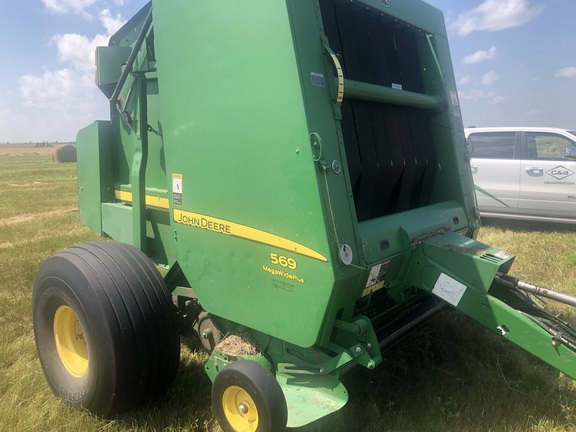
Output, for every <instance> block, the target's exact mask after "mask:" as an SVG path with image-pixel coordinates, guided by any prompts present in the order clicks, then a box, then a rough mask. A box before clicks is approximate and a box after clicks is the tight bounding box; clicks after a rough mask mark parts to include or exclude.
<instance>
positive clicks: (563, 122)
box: [0, 0, 576, 143]
mask: <svg viewBox="0 0 576 432" xmlns="http://www.w3.org/2000/svg"><path fill="white" fill-rule="evenodd" d="M167 1H168V0H167ZM389 1H390V2H394V1H398V2H401V1H403V0H389ZM428 2H429V3H430V4H432V5H433V6H435V7H437V8H438V9H440V10H441V11H442V12H443V13H444V17H445V20H446V25H447V29H448V40H449V43H450V50H451V54H452V62H453V66H454V72H455V76H456V81H457V87H458V94H459V97H460V104H461V107H462V116H463V120H464V125H465V126H550V127H564V128H568V129H576V115H575V114H576V113H575V111H576V108H575V107H574V105H575V104H574V102H575V101H576V30H574V28H575V25H574V24H575V20H576V1H575V0H428ZM145 4H146V0H17V1H8V0H1V1H0V35H1V36H2V37H0V55H1V56H2V65H1V66H0V143H6V142H11V143H17V142H43V141H49V142H53V141H59V142H67V141H74V140H75V138H76V133H77V132H78V130H79V129H81V128H82V127H84V126H86V125H88V124H90V123H92V122H93V121H94V120H97V119H107V118H108V109H109V108H108V102H107V99H106V97H105V96H104V95H103V94H102V93H101V92H100V91H99V90H98V88H97V87H96V86H95V85H94V72H95V66H94V49H95V47H96V46H99V45H107V44H108V40H109V38H110V36H111V35H112V34H114V33H115V32H116V31H117V30H118V29H119V28H120V27H121V26H122V24H123V23H124V22H125V21H126V20H127V19H129V18H130V17H132V16H133V15H134V14H135V13H136V12H137V11H138V10H139V9H140V8H142V7H143V6H144V5H145Z"/></svg>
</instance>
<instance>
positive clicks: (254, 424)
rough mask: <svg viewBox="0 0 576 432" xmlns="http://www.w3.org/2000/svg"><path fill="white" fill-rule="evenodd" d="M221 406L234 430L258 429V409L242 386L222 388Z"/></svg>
mask: <svg viewBox="0 0 576 432" xmlns="http://www.w3.org/2000/svg"><path fill="white" fill-rule="evenodd" d="M222 408H223V409H224V415H225V416H226V419H227V420H228V423H230V426H232V428H233V429H234V430H235V431H236V432H255V431H256V429H258V409H257V408H256V404H255V403H254V399H252V397H251V396H250V395H249V394H248V393H247V392H246V390H244V389H243V388H241V387H238V386H230V387H228V388H227V389H226V390H224V393H223V394H222Z"/></svg>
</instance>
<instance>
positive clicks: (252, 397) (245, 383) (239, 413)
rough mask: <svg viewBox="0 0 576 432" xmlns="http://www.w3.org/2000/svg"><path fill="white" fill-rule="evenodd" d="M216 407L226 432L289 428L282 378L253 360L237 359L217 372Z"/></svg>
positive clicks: (217, 416)
mask: <svg viewBox="0 0 576 432" xmlns="http://www.w3.org/2000/svg"><path fill="white" fill-rule="evenodd" d="M212 409H213V410H214V415H215V416H216V419H217V420H218V423H220V427H221V428H222V430H223V431H224V432H238V431H251V432H278V431H283V430H285V428H286V422H287V420H288V411H287V407H286V400H285V399H284V393H283V392H282V389H281V388H280V385H279V384H278V381H276V378H274V375H272V374H271V373H270V371H269V370H268V369H266V368H265V367H264V366H262V365H261V364H260V363H257V362H255V361H251V360H237V361H234V362H232V363H230V364H228V365H226V366H225V367H224V368H222V370H221V371H220V372H219V373H218V374H217V375H216V377H215V379H214V383H213V384H212Z"/></svg>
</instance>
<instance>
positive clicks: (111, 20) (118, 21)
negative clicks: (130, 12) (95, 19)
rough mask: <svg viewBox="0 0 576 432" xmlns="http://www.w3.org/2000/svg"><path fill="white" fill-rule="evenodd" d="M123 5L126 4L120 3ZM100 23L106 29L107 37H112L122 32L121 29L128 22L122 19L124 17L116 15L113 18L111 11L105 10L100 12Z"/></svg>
mask: <svg viewBox="0 0 576 432" xmlns="http://www.w3.org/2000/svg"><path fill="white" fill-rule="evenodd" d="M123 3H124V2H120V3H119V4H123ZM100 22H101V23H102V25H103V26H104V28H105V29H106V33H107V35H108V36H112V35H113V34H114V33H116V32H117V31H118V30H120V27H122V26H123V25H124V24H125V23H126V20H125V19H124V18H122V15H120V14H116V16H112V14H111V13H110V10H109V9H104V10H103V11H101V12H100ZM108 36H107V37H108Z"/></svg>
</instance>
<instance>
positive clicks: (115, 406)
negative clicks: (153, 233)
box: [33, 242, 180, 417]
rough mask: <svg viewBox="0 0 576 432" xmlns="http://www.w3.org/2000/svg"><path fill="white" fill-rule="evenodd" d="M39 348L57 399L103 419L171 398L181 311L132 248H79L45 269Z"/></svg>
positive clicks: (40, 279) (39, 296) (36, 311)
mask: <svg viewBox="0 0 576 432" xmlns="http://www.w3.org/2000/svg"><path fill="white" fill-rule="evenodd" d="M33 318H34V334H35V338H36V345H37V348H38V353H39V356H40V363H41V364H42V368H43V369H44V374H45V375H46V379H47V381H48V383H49V385H50V387H51V388H52V390H53V391H54V393H55V394H56V395H57V396H59V397H61V398H62V399H64V401H66V402H68V403H69V404H71V405H75V406H81V407H84V408H87V409H88V410H89V411H91V412H93V413H95V414H97V415H101V416H104V417H113V416H114V415H116V414H119V413H122V412H125V411H128V410H130V409H133V408H136V407H138V406H140V405H142V404H144V403H146V402H147V401H149V400H150V399H153V398H155V397H158V396H160V395H162V394H164V393H165V392H166V390H167V389H168V387H169V386H170V384H171V383H172V381H173V379H174V377H175V375H176V371H177V369H178V364H179V359H180V338H179V335H178V330H177V328H176V320H175V307H174V305H173V304H172V301H171V297H170V295H169V293H168V290H167V288H166V285H165V283H164V280H163V279H162V277H161V276H160V274H159V273H158V271H157V270H156V268H155V267H154V265H153V264H152V262H151V261H150V260H149V259H148V258H147V257H146V256H145V255H144V254H143V253H142V252H140V251H139V250H137V249H135V248H133V247H132V246H129V245H126V244H121V243H111V242H93V243H86V244H80V245H77V246H74V247H72V248H69V249H67V250H65V251H63V252H61V253H59V254H57V255H55V256H53V257H52V258H49V259H48V260H47V261H46V262H45V263H44V264H43V265H42V267H41V268H40V270H39V272H38V276H37V278H36V284H35V286H34V295H33Z"/></svg>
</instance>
